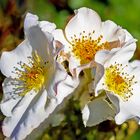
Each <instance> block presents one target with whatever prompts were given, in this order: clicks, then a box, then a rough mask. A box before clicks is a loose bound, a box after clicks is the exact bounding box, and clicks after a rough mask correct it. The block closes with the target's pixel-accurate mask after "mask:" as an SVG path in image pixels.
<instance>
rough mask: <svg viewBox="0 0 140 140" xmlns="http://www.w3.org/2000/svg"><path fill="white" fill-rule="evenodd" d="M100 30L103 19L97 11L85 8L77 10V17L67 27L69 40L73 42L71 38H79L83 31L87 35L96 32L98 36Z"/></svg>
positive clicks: (66, 31)
mask: <svg viewBox="0 0 140 140" xmlns="http://www.w3.org/2000/svg"><path fill="white" fill-rule="evenodd" d="M100 28H101V19H100V17H99V15H98V14H97V13H96V12H95V11H93V10H91V9H89V8H85V7H83V8H80V9H78V10H75V16H74V17H72V19H71V20H70V21H69V22H68V24H67V25H66V28H65V33H66V37H67V39H68V40H69V41H71V37H74V35H76V36H79V35H80V33H82V32H83V31H85V32H86V33H87V34H88V33H92V32H93V31H95V35H96V34H98V32H99V30H100Z"/></svg>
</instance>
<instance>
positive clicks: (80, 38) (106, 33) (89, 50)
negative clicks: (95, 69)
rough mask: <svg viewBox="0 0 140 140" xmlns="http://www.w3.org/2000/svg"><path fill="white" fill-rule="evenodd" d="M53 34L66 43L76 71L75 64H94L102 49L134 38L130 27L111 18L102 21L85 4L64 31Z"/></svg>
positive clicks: (86, 65)
mask: <svg viewBox="0 0 140 140" xmlns="http://www.w3.org/2000/svg"><path fill="white" fill-rule="evenodd" d="M53 34H54V38H55V40H58V41H60V42H61V43H62V44H64V46H65V47H64V52H65V53H68V54H69V53H70V56H68V57H69V58H68V59H69V67H70V71H71V72H72V74H73V73H74V72H73V70H74V69H75V68H77V67H78V68H79V66H81V65H83V64H84V67H82V68H81V69H85V68H88V67H91V66H93V63H94V57H95V54H96V52H98V51H99V50H111V49H112V48H117V47H121V46H122V44H125V43H126V42H127V41H128V40H133V37H132V36H131V35H130V34H129V33H128V32H127V31H126V30H124V29H122V28H121V27H120V26H118V25H116V24H115V23H114V22H112V21H110V20H107V21H105V22H102V21H101V19H100V17H99V15H98V14H97V13H96V12H95V11H93V10H91V9H89V8H85V7H83V8H80V9H78V10H75V16H73V17H72V18H71V19H70V21H69V22H68V24H67V25H66V27H65V30H64V31H62V30H61V29H57V30H55V31H54V32H53ZM76 74H77V75H78V73H76Z"/></svg>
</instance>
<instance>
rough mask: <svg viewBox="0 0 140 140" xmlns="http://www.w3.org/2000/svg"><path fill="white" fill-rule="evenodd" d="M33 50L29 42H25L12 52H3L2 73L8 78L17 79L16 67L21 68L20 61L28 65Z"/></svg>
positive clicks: (0, 67) (1, 59)
mask: <svg viewBox="0 0 140 140" xmlns="http://www.w3.org/2000/svg"><path fill="white" fill-rule="evenodd" d="M31 52H32V48H31V46H30V45H29V44H28V41H27V40H24V41H23V42H22V43H21V44H20V45H19V46H18V47H17V48H16V49H14V50H12V51H10V52H3V53H2V55H1V58H0V69H1V72H2V73H3V74H4V75H5V76H7V77H10V76H12V77H16V76H17V75H16V74H15V73H13V72H15V69H14V67H16V68H20V65H19V64H17V63H19V62H20V61H22V62H23V63H28V61H29V60H28V58H27V57H28V56H31Z"/></svg>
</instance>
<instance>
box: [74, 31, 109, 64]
mask: <svg viewBox="0 0 140 140" xmlns="http://www.w3.org/2000/svg"><path fill="white" fill-rule="evenodd" d="M93 34H94V32H92V33H89V34H88V35H86V34H85V31H83V33H80V37H79V38H78V37H76V35H74V37H71V39H72V41H71V44H72V46H73V47H72V52H73V53H74V55H75V56H76V57H77V58H78V59H80V63H81V64H86V63H88V62H90V61H91V60H93V59H94V57H95V54H96V52H97V51H99V50H103V49H107V48H109V43H108V42H105V43H101V39H102V38H103V36H99V37H98V38H97V39H93V37H92V36H93Z"/></svg>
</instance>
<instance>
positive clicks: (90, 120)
mask: <svg viewBox="0 0 140 140" xmlns="http://www.w3.org/2000/svg"><path fill="white" fill-rule="evenodd" d="M122 45H123V44H122ZM135 48H136V44H135V41H134V40H129V41H127V43H125V44H124V45H123V46H122V47H120V48H114V49H112V50H110V51H104V50H102V51H99V52H97V54H96V55H95V61H96V62H97V64H96V69H95V71H94V73H95V74H94V75H95V77H94V80H93V84H92V85H91V87H92V89H93V95H96V96H97V95H98V94H99V92H100V93H102V94H101V95H100V96H98V97H96V98H95V97H94V98H93V100H91V101H89V102H87V104H85V107H84V108H83V110H82V117H83V121H84V124H85V126H93V125H96V124H99V123H100V122H102V121H104V120H107V119H113V118H114V117H115V114H116V113H117V112H118V107H117V108H116V106H115V104H114V102H112V103H111V101H109V99H108V96H106V95H105V94H104V92H102V91H103V90H106V87H104V85H105V84H104V81H105V78H104V77H105V76H104V71H105V70H104V69H105V68H106V67H108V66H110V65H112V64H113V63H114V64H115V65H116V64H119V65H122V64H125V65H126V64H127V63H128V61H129V60H130V59H131V58H132V56H133V54H134V50H135ZM132 64H133V67H136V65H137V64H138V61H134V62H133V63H131V65H132ZM103 66H104V67H103ZM92 69H93V68H92ZM114 69H116V67H114ZM93 70H94V69H93ZM110 71H111V72H112V71H113V70H110ZM109 74H110V73H109ZM111 76H112V77H113V76H114V72H113V74H112V73H111V74H110V75H108V82H107V84H109V85H111V84H113V86H114V87H113V88H114V89H115V88H116V85H115V84H114V83H115V81H114V78H111ZM107 91H108V90H107ZM94 92H95V93H94ZM107 95H110V94H109V93H108V94H107ZM113 99H114V100H115V102H117V101H118V100H117V99H116V98H115V97H114V98H113ZM88 112H89V113H88Z"/></svg>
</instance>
